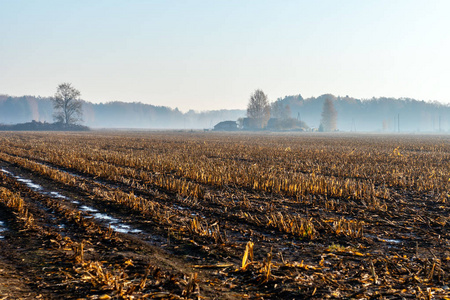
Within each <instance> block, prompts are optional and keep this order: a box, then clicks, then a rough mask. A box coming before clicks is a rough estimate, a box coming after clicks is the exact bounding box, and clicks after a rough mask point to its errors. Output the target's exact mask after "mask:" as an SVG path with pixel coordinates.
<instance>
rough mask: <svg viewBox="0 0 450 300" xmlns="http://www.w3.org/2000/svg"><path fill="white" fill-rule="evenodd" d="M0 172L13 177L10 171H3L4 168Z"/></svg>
mask: <svg viewBox="0 0 450 300" xmlns="http://www.w3.org/2000/svg"><path fill="white" fill-rule="evenodd" d="M0 171H2V172H3V173H5V174H9V175H12V174H11V172H10V171H8V170H5V169H3V168H2V169H1V170H0Z"/></svg>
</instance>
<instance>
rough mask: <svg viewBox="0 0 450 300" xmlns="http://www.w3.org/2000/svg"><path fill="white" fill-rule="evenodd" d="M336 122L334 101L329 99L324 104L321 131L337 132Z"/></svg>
mask: <svg viewBox="0 0 450 300" xmlns="http://www.w3.org/2000/svg"><path fill="white" fill-rule="evenodd" d="M336 121H337V111H336V109H335V108H334V104H333V100H332V99H331V98H330V97H327V98H325V102H324V103H323V109H322V120H321V121H320V127H319V131H324V132H329V131H335V130H336Z"/></svg>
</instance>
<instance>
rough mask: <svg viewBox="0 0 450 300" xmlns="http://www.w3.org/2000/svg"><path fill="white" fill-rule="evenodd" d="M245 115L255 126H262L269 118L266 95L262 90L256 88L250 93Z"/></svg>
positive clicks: (268, 105)
mask: <svg viewBox="0 0 450 300" xmlns="http://www.w3.org/2000/svg"><path fill="white" fill-rule="evenodd" d="M247 117H249V118H250V119H253V120H254V124H255V126H256V127H257V128H264V126H265V125H266V124H267V121H269V118H270V104H269V100H268V98H267V95H266V94H264V92H263V91H262V90H259V89H258V90H256V91H255V92H254V93H253V94H251V95H250V101H249V102H248V106H247Z"/></svg>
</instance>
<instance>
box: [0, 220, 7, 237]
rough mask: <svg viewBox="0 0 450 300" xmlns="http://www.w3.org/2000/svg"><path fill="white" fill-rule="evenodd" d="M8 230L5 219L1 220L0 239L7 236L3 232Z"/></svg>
mask: <svg viewBox="0 0 450 300" xmlns="http://www.w3.org/2000/svg"><path fill="white" fill-rule="evenodd" d="M6 230H8V229H7V228H6V227H5V223H4V222H3V221H0V240H3V239H4V238H5V237H4V236H3V234H2V232H5V231H6Z"/></svg>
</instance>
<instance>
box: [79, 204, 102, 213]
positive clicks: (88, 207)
mask: <svg viewBox="0 0 450 300" xmlns="http://www.w3.org/2000/svg"><path fill="white" fill-rule="evenodd" d="M80 209H81V210H82V211H86V212H97V211H98V210H96V209H95V208H93V207H90V206H86V205H82V206H80Z"/></svg>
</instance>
